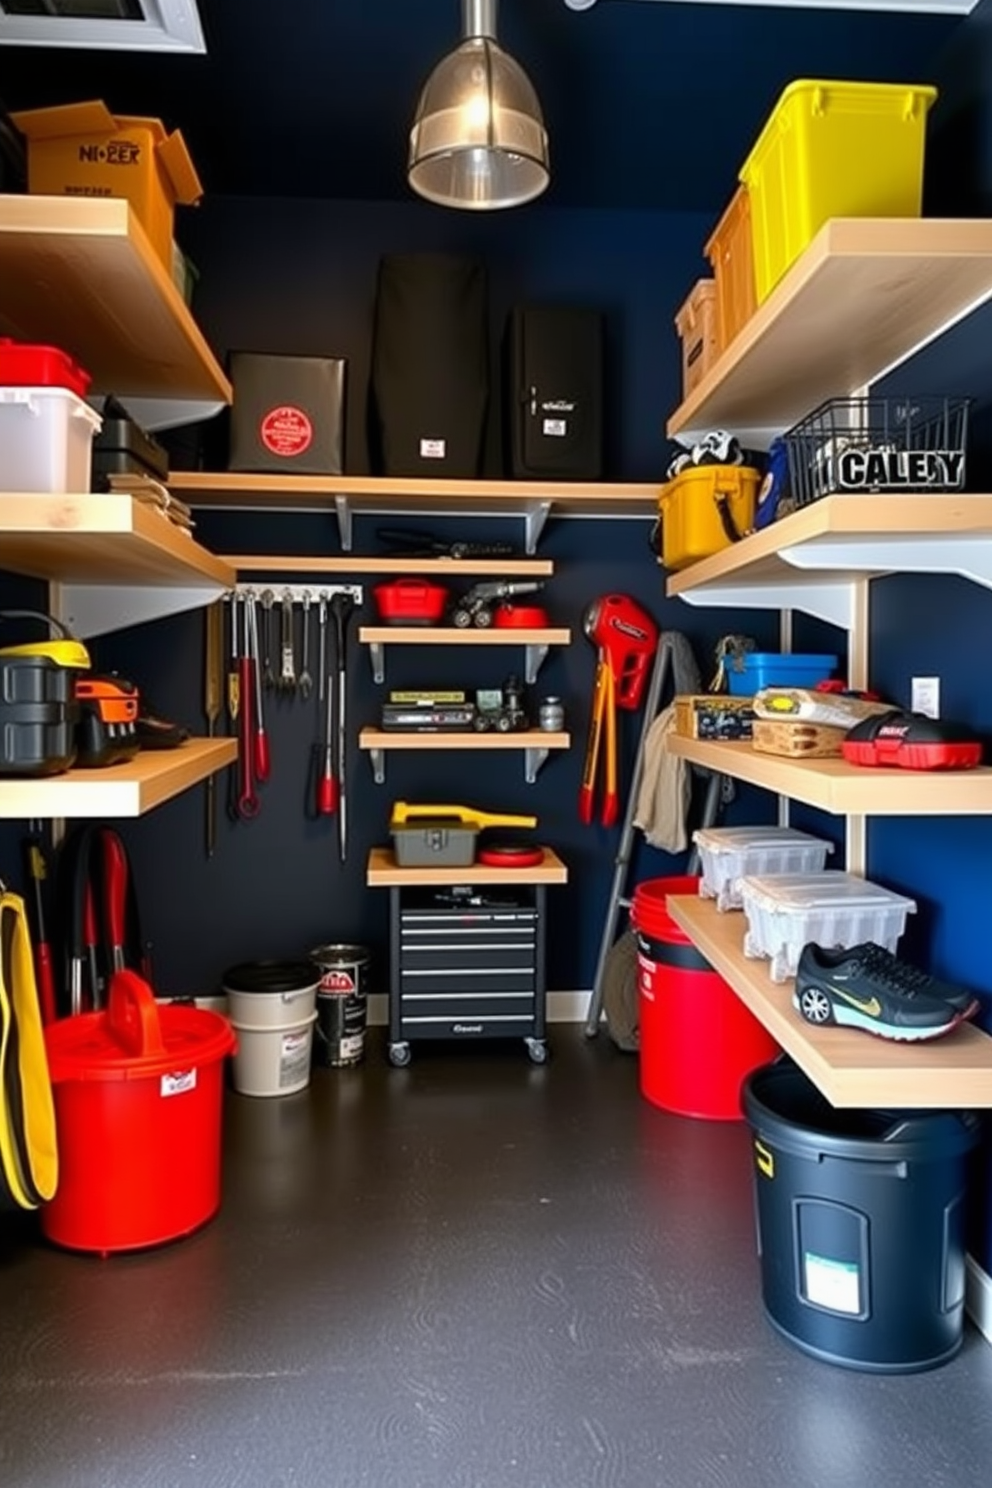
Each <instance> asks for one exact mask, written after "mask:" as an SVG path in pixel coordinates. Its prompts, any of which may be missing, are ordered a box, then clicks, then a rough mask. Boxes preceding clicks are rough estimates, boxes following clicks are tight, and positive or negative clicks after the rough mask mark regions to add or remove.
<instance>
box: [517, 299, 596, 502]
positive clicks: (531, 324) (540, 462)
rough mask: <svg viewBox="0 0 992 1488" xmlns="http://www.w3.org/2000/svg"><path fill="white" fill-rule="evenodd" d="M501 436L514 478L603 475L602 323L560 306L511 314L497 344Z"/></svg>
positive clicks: (590, 314)
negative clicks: (502, 416)
mask: <svg viewBox="0 0 992 1488" xmlns="http://www.w3.org/2000/svg"><path fill="white" fill-rule="evenodd" d="M504 378H505V384H506V398H505V408H506V434H507V445H508V450H507V455H508V463H509V467H510V472H511V474H512V475H513V476H515V477H516V478H517V479H522V478H524V479H525V478H527V477H532V478H534V479H538V480H546V479H552V478H553V479H562V480H599V478H600V476H601V475H602V473H603V316H602V313H601V312H600V311H599V310H590V309H584V308H581V307H572V306H566V305H536V306H520V307H518V308H516V309H514V310H512V311H511V312H510V316H509V319H508V321H507V330H506V338H505V343H504Z"/></svg>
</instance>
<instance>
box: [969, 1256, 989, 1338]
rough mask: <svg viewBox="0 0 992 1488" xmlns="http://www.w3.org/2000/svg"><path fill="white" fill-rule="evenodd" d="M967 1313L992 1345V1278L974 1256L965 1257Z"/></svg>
mask: <svg viewBox="0 0 992 1488" xmlns="http://www.w3.org/2000/svg"><path fill="white" fill-rule="evenodd" d="M965 1266H966V1269H967V1282H966V1285H965V1294H964V1305H965V1311H966V1312H967V1314H968V1316H969V1317H970V1318H971V1321H972V1322H973V1323H974V1325H975V1327H976V1328H977V1329H978V1331H979V1333H981V1334H982V1336H983V1337H984V1338H986V1339H987V1340H988V1342H989V1343H992V1276H989V1274H988V1272H987V1271H983V1270H982V1268H981V1266H980V1265H979V1264H978V1262H977V1261H976V1260H975V1259H974V1257H972V1256H966V1257H965Z"/></svg>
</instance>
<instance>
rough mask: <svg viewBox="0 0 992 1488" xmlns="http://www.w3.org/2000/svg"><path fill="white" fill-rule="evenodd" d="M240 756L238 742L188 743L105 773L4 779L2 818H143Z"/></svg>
mask: <svg viewBox="0 0 992 1488" xmlns="http://www.w3.org/2000/svg"><path fill="white" fill-rule="evenodd" d="M237 757H238V741H237V739H227V738H222V739H189V740H187V742H186V743H185V744H180V745H179V747H178V748H177V749H150V750H147V751H143V752H141V753H139V754H137V755H136V756H135V757H134V759H133V760H129V761H127V762H126V763H124V764H119V765H108V766H107V767H106V768H104V769H99V770H68V771H67V772H66V773H65V774H64V775H53V776H51V777H50V778H48V779H47V780H8V779H5V780H0V818H3V819H10V818H19V819H30V818H32V817H81V816H93V817H102V816H113V817H125V816H143V815H144V813H145V812H146V811H151V810H152V808H153V807H155V806H161V805H162V803H163V801H169V800H171V799H172V797H173V796H178V795H181V793H182V792H183V791H185V790H189V788H190V787H191V786H193V785H196V784H198V782H199V781H201V780H206V778H207V776H208V775H213V774H214V773H215V772H216V771H217V770H223V769H224V767H225V766H226V765H231V764H233V763H234V761H235V760H236V759H237Z"/></svg>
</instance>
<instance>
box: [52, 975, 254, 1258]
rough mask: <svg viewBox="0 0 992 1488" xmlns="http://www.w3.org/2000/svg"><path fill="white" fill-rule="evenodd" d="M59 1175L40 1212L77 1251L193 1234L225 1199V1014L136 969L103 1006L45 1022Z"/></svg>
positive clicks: (55, 1235)
mask: <svg viewBox="0 0 992 1488" xmlns="http://www.w3.org/2000/svg"><path fill="white" fill-rule="evenodd" d="M45 1043H46V1046H47V1051H48V1065H49V1074H50V1076H51V1081H52V1087H53V1095H54V1099H55V1121H56V1129H57V1133H58V1144H59V1169H60V1172H59V1185H58V1189H57V1191H56V1194H55V1197H54V1198H53V1199H52V1201H51V1203H49V1204H46V1205H45V1206H44V1208H43V1209H42V1212H41V1227H42V1230H43V1231H44V1233H45V1235H46V1236H47V1238H48V1239H49V1240H53V1241H54V1242H55V1243H56V1244H57V1245H65V1246H68V1247H69V1248H70V1249H72V1250H86V1251H99V1252H100V1253H101V1254H103V1255H106V1254H107V1253H109V1252H110V1251H116V1250H136V1249H139V1248H141V1247H143V1246H148V1245H160V1244H161V1243H162V1242H163V1241H166V1240H174V1239H176V1238H177V1237H178V1236H180V1235H186V1234H189V1233H190V1231H191V1230H195V1229H198V1228H199V1227H200V1225H202V1224H205V1223H206V1221H207V1220H208V1219H210V1218H212V1216H213V1215H214V1214H215V1213H216V1211H217V1209H218V1208H219V1206H220V1166H221V1106H222V1099H223V1071H224V1058H225V1056H226V1055H227V1054H230V1053H232V1052H233V1050H234V1048H235V1043H236V1040H235V1037H234V1033H233V1030H232V1028H231V1025H230V1024H229V1023H228V1021H227V1019H226V1018H222V1017H221V1016H220V1014H219V1013H210V1012H205V1011H202V1010H201V1009H199V1008H191V1007H180V1006H172V1005H170V1004H166V1003H158V1002H156V1000H155V997H154V994H153V993H152V990H151V988H150V987H149V986H148V984H147V982H145V981H143V980H142V978H141V977H139V976H138V975H136V973H135V972H133V971H121V972H117V973H116V974H115V975H114V976H113V977H112V978H111V982H110V996H109V999H108V1007H107V1010H106V1012H99V1013H83V1014H81V1015H80V1016H78V1017H75V1018H63V1019H62V1020H61V1021H60V1022H57V1023H51V1024H49V1026H48V1027H47V1028H46V1029H45Z"/></svg>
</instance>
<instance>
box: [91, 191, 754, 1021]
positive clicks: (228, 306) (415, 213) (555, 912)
mask: <svg viewBox="0 0 992 1488" xmlns="http://www.w3.org/2000/svg"><path fill="white" fill-rule="evenodd" d="M709 226H710V223H709V220H708V219H707V218H704V217H701V216H677V215H662V214H653V213H595V212H582V211H567V210H560V209H558V210H556V209H540V208H538V209H533V210H531V211H528V212H526V213H518V214H506V215H504V216H501V217H497V218H492V219H486V220H485V221H481V222H480V221H479V220H477V219H475V218H471V217H466V216H463V215H460V214H449V213H444V212H439V211H436V210H433V209H430V208H424V207H421V206H419V205H409V206H407V205H397V206H387V205H366V204H359V203H348V204H340V203H311V204H302V203H287V202H278V203H277V202H272V203H269V204H264V203H263V204H259V203H249V202H241V201H227V202H225V201H220V202H218V201H214V202H212V203H211V204H209V205H208V206H206V207H205V208H204V209H203V211H202V213H197V214H192V215H191V217H190V229H191V230H190V232H189V233H188V235H187V236H188V238H189V241H190V248H191V252H192V256H193V257H194V258H195V260H196V262H197V264H198V266H199V268H200V271H201V274H202V285H201V290H200V299H199V302H198V304H197V306H196V313H197V316H198V319H199V320H200V322H201V324H202V325H203V327H204V330H205V332H206V334H207V335H208V337H209V338H210V340H211V342H212V344H213V345H214V346H215V347H216V348H217V350H218V351H219V352H220V353H221V354H224V353H225V352H226V351H227V350H229V349H231V348H235V347H246V348H253V349H258V350H269V351H302V352H329V353H335V354H342V355H345V356H347V357H348V359H349V376H350V413H349V457H348V468H349V469H350V470H352V471H361V470H363V469H365V468H367V467H366V455H365V447H364V405H365V384H366V381H367V370H368V352H369V331H370V324H371V312H372V303H373V293H374V286H375V271H376V266H377V262H378V258H379V255H380V254H381V253H383V252H387V251H412V250H419V249H446V250H454V251H471V252H476V253H478V254H480V255H481V256H482V257H484V259H485V261H486V263H487V265H488V267H489V276H490V298H491V305H492V316H493V331H494V341H495V340H497V339H498V333H499V330H500V328H501V326H502V323H503V320H504V317H505V313H506V310H507V309H508V307H509V306H510V305H511V304H513V303H515V302H518V301H523V300H535V299H537V300H542V299H547V300H552V299H553V300H565V301H569V300H571V301H576V302H585V303H589V304H593V305H598V306H601V307H602V308H603V309H605V310H606V312H607V316H608V327H609V348H608V350H609V387H610V394H609V410H610V419H609V423H610V438H609V447H608V460H609V474H610V475H611V476H613V477H615V478H621V479H631V480H637V479H640V480H644V479H660V477H661V475H662V473H663V470H664V466H665V463H666V460H667V454H668V447H667V443H666V441H665V439H664V435H663V422H664V418H665V415H666V413H667V411H668V410H669V409H670V408H671V407H672V406H673V405H674V404H675V403H676V402H677V401H678V397H679V384H680V353H679V347H678V341H677V338H676V336H675V332H674V329H673V325H672V317H673V314H674V311H675V309H676V308H677V306H678V305H679V304H680V303H681V301H682V299H683V297H684V295H685V293H686V292H687V290H688V288H689V286H690V285H691V284H692V282H693V281H694V280H695V278H697V277H698V276H699V274H700V273H701V272H703V270H704V264H703V261H702V260H701V258H700V245H701V244H702V242H703V241H704V240H705V236H706V233H707V230H708V228H709ZM494 421H495V420H494ZM200 432H201V433H202V434H204V435H206V436H207V437H206V438H205V439H204V441H203V442H202V449H203V450H204V451H205V453H206V455H207V456H208V457H216V456H217V455H219V454H220V453H222V452H221V451H219V450H218V443H219V438H220V436H221V435H222V429H221V428H220V427H219V426H218V428H216V429H211V428H207V427H204V429H202V430H201V431H200ZM177 449H178V453H179V457H180V458H185V459H186V460H187V462H191V461H192V460H194V459H195V458H196V455H197V441H196V440H194V439H191V438H190V436H189V435H185V436H183V438H182V439H180V440H179V441H177ZM497 449H498V441H496V439H495V431H494V439H493V441H492V442H491V446H490V454H491V459H492V460H493V461H495V459H496V453H495V452H496V450H497ZM491 468H493V469H494V470H496V469H498V467H497V466H495V464H493V465H492V467H491ZM375 525H376V523H375V520H374V519H372V518H368V519H360V520H359V521H358V522H357V524H356V534H355V550H356V551H358V552H371V551H374V550H375V546H376V544H375V538H374V527H375ZM422 525H425V526H430V527H431V528H432V529H435V530H453V529H452V526H451V524H444V523H440V522H431V523H423V524H422ZM648 525H649V524H648V522H647V521H645V520H631V521H624V520H610V521H592V522H587V521H552V522H551V523H550V524H549V526H548V528H547V530H546V533H545V536H544V537H543V539H542V541H541V545H540V553H541V555H542V556H546V557H548V558H551V559H553V560H554V561H555V565H556V573H555V576H554V578H553V579H552V580H551V582H550V583H549V585H548V587H547V590H546V591H545V595H544V596H543V597H544V598H545V599H546V601H547V607H548V609H549V611H550V614H551V617H552V619H553V621H554V623H556V624H561V625H568V626H570V627H571V629H572V631H573V635H574V637H575V639H574V640H573V644H572V645H571V647H569V648H567V649H561V650H555V651H553V653H552V655H551V657H550V658H549V660H548V662H547V663H546V665H545V667H544V669H543V670H542V672H541V675H540V677H539V679H538V686H537V687H536V688H535V689H534V694H535V696H542V695H544V694H546V693H558V694H560V695H561V696H562V697H563V698H564V700H565V704H566V709H567V713H568V722H569V726H570V728H571V730H572V733H573V739H574V742H573V746H572V749H571V750H570V751H569V752H568V753H567V754H555V755H552V756H551V758H550V759H549V761H548V763H547V764H546V765H545V767H544V770H543V771H542V773H541V774H540V775H539V776H538V780H537V783H536V784H535V785H534V786H528V785H526V784H525V782H524V778H523V757H522V755H519V754H516V753H507V754H486V755H478V754H471V755H469V754H459V753H456V752H450V753H447V752H446V753H445V754H431V753H419V754H418V753H402V754H392V755H389V756H387V765H386V769H387V780H386V784H385V785H384V786H381V787H377V786H375V785H374V783H373V781H372V776H371V770H370V767H369V764H368V761H367V759H366V758H365V757H363V756H360V755H359V753H358V751H357V748H356V747H355V745H354V743H353V744H352V746H351V748H350V751H349V774H348V781H349V788H350V793H351V796H350V799H351V833H350V841H349V851H348V860H347V864H346V866H345V867H344V868H343V869H342V868H341V866H340V865H339V863H338V859H337V848H336V840H335V827H334V824H333V823H330V822H326V821H325V822H313V821H308V820H307V819H306V817H305V814H304V807H305V804H306V802H305V782H306V775H307V767H308V763H309V754H310V748H311V744H312V741H313V739H314V737H315V734H316V728H317V716H316V707H315V705H314V704H311V706H310V707H309V708H308V709H305V708H303V706H302V705H301V704H300V703H299V702H294V703H291V704H287V703H285V702H281V703H277V704H276V705H275V706H270V708H269V716H268V719H267V724H268V728H269V732H270V734H271V738H272V752H273V757H274V767H273V779H272V781H271V783H270V784H269V785H268V786H267V788H266V789H265V793H264V804H263V808H262V813H261V815H260V817H259V818H258V820H257V821H255V822H254V823H252V824H250V825H246V824H244V823H233V824H232V823H229V822H228V821H227V820H226V818H225V817H224V814H223V811H221V818H220V830H219V840H218V848H217V852H216V855H215V857H214V859H213V860H212V861H211V862H209V863H208V862H207V861H206V860H205V858H204V853H203V828H202V816H203V802H202V791H200V790H197V791H195V792H191V793H189V794H188V795H186V796H183V797H182V798H180V799H178V800H176V801H173V802H171V803H169V804H167V805H166V806H164V807H162V808H161V809H159V810H157V811H155V812H153V813H151V814H150V815H149V816H147V817H145V818H142V819H141V820H139V821H137V822H134V823H130V824H127V825H126V826H125V829H124V830H125V835H126V836H127V838H128V840H129V845H130V847H131V850H132V852H133V855H134V861H135V872H136V877H137V879H138V882H139V886H140V888H141V891H142V899H143V903H144V913H145V919H146V921H147V926H148V930H149V933H150V935H151V938H152V940H153V942H154V955H155V965H156V984H157V987H158V990H159V991H160V992H162V993H174V992H188V991H194V990H199V991H206V990H209V989H210V988H211V987H213V986H214V985H216V983H217V980H218V978H219V976H220V973H221V972H222V970H223V968H224V967H225V966H226V965H229V964H230V963H231V962H233V961H235V960H239V959H242V958H245V957H252V958H254V957H260V956H272V955H275V956H279V955H284V954H296V953H298V952H299V951H300V950H302V949H305V948H306V947H308V946H309V945H311V944H313V943H314V942H316V941H318V940H327V939H356V940H360V941H362V942H365V943H367V944H370V945H371V946H372V947H373V949H374V950H375V952H376V953H377V955H376V962H377V966H378V969H379V977H380V983H381V978H382V977H383V976H384V974H385V938H386V897H387V896H386V895H385V894H383V893H382V892H381V891H380V892H376V891H373V890H368V889H366V888H365V885H364V865H365V860H366V856H367V853H368V849H369V847H370V846H371V845H373V844H375V843H381V842H383V841H385V840H386V839H387V830H386V829H387V822H388V816H389V809H390V803H391V802H392V801H393V799H394V798H397V797H400V798H404V797H405V798H407V799H413V800H418V799H419V800H424V799H440V800H449V801H451V800H454V801H461V802H467V803H470V804H473V805H477V806H480V807H483V808H485V809H488V810H499V811H515V812H522V811H527V812H533V813H535V814H536V815H537V816H538V818H539V823H540V836H541V837H542V838H543V839H544V840H546V841H548V842H550V843H552V844H553V845H554V846H555V847H556V848H557V849H558V850H559V851H560V853H561V854H562V856H563V857H564V859H565V860H566V862H567V863H568V866H569V870H570V883H569V885H568V887H567V888H566V889H562V890H555V891H554V892H553V893H552V894H551V896H550V901H551V903H550V912H551V914H552V925H551V944H550V958H549V985H550V986H551V987H552V988H556V989H566V990H568V989H581V988H588V987H589V985H590V983H591V980H592V971H593V965H594V962H595V954H596V950H597V947H598V939H599V932H600V926H601V924H602V918H603V914H604V911H605V905H606V899H607V893H608V887H609V881H610V877H611V874H612V859H613V853H614V850H615V845H616V840H617V832H616V830H614V831H613V832H607V831H605V830H603V829H602V828H600V827H592V828H583V827H580V826H579V824H578V822H577V818H576V800H577V794H578V785H579V776H580V771H581V763H582V744H583V737H584V730H585V725H586V709H587V706H588V698H589V693H590V689H591V681H592V673H593V666H594V655H593V650H592V647H591V646H590V645H589V644H588V642H586V641H585V640H584V639H583V637H582V634H581V616H582V611H583V609H584V607H585V606H586V605H587V604H588V602H589V601H590V600H591V599H593V598H594V597H595V596H596V595H598V594H602V593H606V592H611V591H623V592H625V593H627V594H630V595H632V596H633V597H634V598H636V599H637V600H638V601H639V602H640V603H641V604H643V605H644V606H645V607H646V608H648V609H649V610H650V612H651V613H652V614H653V615H654V616H655V618H656V619H657V621H658V622H659V624H661V625H662V626H664V627H668V628H673V629H681V630H683V631H684V632H686V633H687V634H689V635H690V637H691V638H692V640H693V642H694V643H695V645H696V649H697V655H698V658H699V661H700V664H701V666H702V669H703V671H704V674H706V677H707V679H708V675H709V669H710V667H711V661H712V655H713V651H714V647H715V644H716V641H717V639H718V638H719V637H720V635H722V634H723V633H725V632H726V631H730V630H739V629H741V628H745V629H747V630H748V631H750V632H752V633H753V634H755V636H756V637H757V639H758V640H759V643H760V644H761V646H762V647H764V648H765V649H774V648H775V645H776V637H777V619H776V617H775V616H773V615H771V614H765V615H761V616H748V617H744V619H743V620H742V618H741V617H735V616H733V615H727V614H721V613H719V612H715V611H708V610H695V609H692V608H691V607H689V606H686V605H683V604H681V603H680V602H678V601H672V602H667V601H665V600H664V598H663V576H662V574H661V572H660V571H659V569H658V567H657V565H656V563H655V560H654V557H653V554H652V553H651V552H650V550H649V548H648V546H647V534H648ZM460 530H462V531H464V526H462V528H461V529H460ZM472 531H473V533H474V534H477V535H487V534H492V535H497V536H509V537H510V538H512V539H513V540H515V541H517V542H521V541H522V527H521V525H520V524H519V523H513V522H501V521H500V522H497V521H494V522H483V521H479V522H477V523H473V526H472ZM199 536H200V537H201V538H202V539H203V541H204V542H205V543H206V544H207V546H209V547H211V548H213V549H214V550H216V551H220V552H251V551H255V552H282V553H293V552H296V553H337V552H338V551H339V550H340V549H339V542H338V535H337V527H336V522H335V520H334V519H333V518H332V517H331V516H329V515H310V516H303V515H292V514H289V513H278V514H271V513H266V514H259V513H256V514H235V513H230V512H228V513H207V512H203V513H200V514H199ZM360 618H361V619H362V620H364V621H365V622H366V623H368V622H369V621H370V620H372V619H373V618H374V615H373V610H372V605H371V602H367V603H366V606H365V609H364V611H363V613H362V615H361V617H360ZM745 622H746V623H745ZM355 624H356V626H357V618H356V622H355ZM202 634H203V631H202V616H199V615H190V616H185V617H177V618H175V619H172V620H166V621H160V622H156V623H154V624H151V625H147V626H142V627H140V628H136V629H134V630H133V631H129V632H123V633H119V634H116V635H113V636H108V637H105V638H103V639H101V640H100V641H98V642H97V643H96V644H95V646H94V651H95V655H96V659H97V662H98V664H99V665H101V666H104V667H106V666H116V667H118V668H119V669H120V670H121V671H122V672H124V673H126V674H128V675H133V676H134V677H135V679H136V680H137V681H138V682H139V683H140V685H141V686H142V687H143V688H145V689H146V690H147V692H148V693H149V696H150V697H151V699H152V701H153V702H154V705H155V707H156V708H157V709H158V710H159V711H161V712H164V713H166V714H169V715H171V716H175V717H178V718H179V719H181V720H182V721H184V722H185V723H187V724H188V725H189V726H191V727H193V728H194V729H196V730H198V731H202V727H203V720H202V715H201V708H202V704H201V697H202V650H203V643H202ZM521 666H522V655H520V654H519V653H517V652H516V651H515V650H514V651H511V652H504V651H502V650H500V651H494V650H490V649H487V650H483V649H479V650H474V651H466V650H464V649H457V650H451V651H448V650H445V649H444V648H441V649H437V648H432V650H431V651H430V652H420V653H418V652H417V650H416V648H404V647H397V648H393V649H391V650H389V651H387V685H394V686H395V685H401V686H402V685H410V686H424V685H429V684H432V683H435V682H439V683H441V684H448V685H455V684H462V685H467V686H478V685H484V684H486V683H489V684H494V685H495V684H498V683H499V682H501V681H502V679H503V677H504V676H505V675H506V672H507V671H508V670H511V669H514V668H516V669H520V667H521ZM382 694H383V689H381V688H377V687H375V686H374V684H373V682H372V679H371V672H370V668H369V664H368V656H367V654H366V651H365V649H364V648H360V647H359V646H358V644H357V639H356V637H355V629H354V627H353V631H352V644H351V648H350V683H349V707H350V723H351V725H352V727H351V728H350V730H349V732H350V733H351V734H352V739H353V740H354V737H355V734H356V733H357V728H358V726H359V725H361V724H370V723H374V722H376V720H377V716H378V709H379V706H380V704H381V701H382ZM639 724H640V718H639V717H635V716H634V715H626V714H625V715H622V716H621V735H622V737H621V745H622V755H623V765H624V772H625V773H624V778H625V779H629V770H630V763H631V759H632V755H633V751H634V748H635V746H636V742H637V732H638V728H639ZM223 794H224V792H223V786H222V788H221V798H222V800H223ZM747 795H748V793H743V792H742V793H741V796H740V797H739V799H738V801H737V802H735V803H734V806H733V808H732V816H731V819H734V816H735V815H736V816H739V815H740V813H741V812H745V813H746V814H747V815H749V816H750V818H751V819H757V818H758V817H762V816H763V817H765V818H766V819H768V818H769V817H770V815H771V813H772V812H773V810H774V803H773V802H772V801H771V799H770V798H768V797H765V796H763V795H761V794H759V793H753V795H752V799H751V801H750V803H748V800H747ZM680 866H681V860H674V859H671V858H669V857H668V856H667V855H666V854H662V853H659V852H656V851H655V850H653V849H650V848H647V847H646V846H645V845H644V844H643V842H642V841H640V839H639V846H638V852H637V858H636V860H635V863H634V865H633V872H632V881H633V879H634V878H641V877H649V876H655V875H662V874H665V873H667V872H675V871H678V868H679V867H680Z"/></svg>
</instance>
